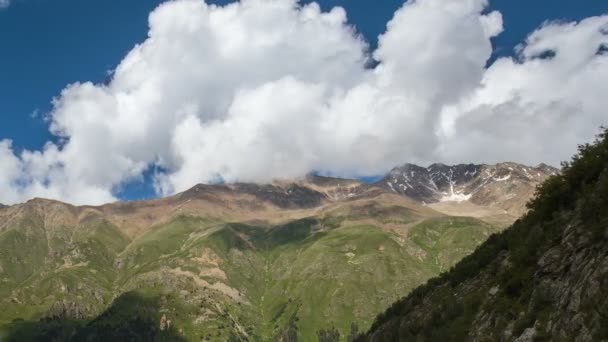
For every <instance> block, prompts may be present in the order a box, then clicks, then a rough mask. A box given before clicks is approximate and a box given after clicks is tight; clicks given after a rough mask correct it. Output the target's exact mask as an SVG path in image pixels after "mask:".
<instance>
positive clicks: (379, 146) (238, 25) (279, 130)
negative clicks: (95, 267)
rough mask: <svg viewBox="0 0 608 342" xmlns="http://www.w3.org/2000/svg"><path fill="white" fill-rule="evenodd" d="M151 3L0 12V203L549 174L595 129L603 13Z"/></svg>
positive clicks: (520, 5) (592, 8)
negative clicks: (513, 172) (462, 172)
mask: <svg viewBox="0 0 608 342" xmlns="http://www.w3.org/2000/svg"><path fill="white" fill-rule="evenodd" d="M162 3H163V1H156V0H155V1H144V0H141V1H119V0H104V1H99V0H89V1H82V0H12V1H6V0H0V203H8V204H11V203H17V202H21V201H25V200H27V199H29V198H32V197H49V198H55V199H60V200H64V201H68V202H71V203H75V204H100V203H105V202H109V201H114V200H117V199H140V198H149V197H154V196H165V195H171V194H173V193H175V192H178V191H183V190H185V189H187V188H189V187H191V186H193V185H194V184H196V183H198V182H215V181H220V180H222V181H229V182H230V181H259V182H265V181H270V180H272V179H273V178H285V177H297V176H301V175H303V174H306V173H308V172H311V171H317V172H320V173H325V174H331V175H337V176H345V177H366V176H371V175H376V174H381V173H383V172H385V171H387V170H388V169H390V168H391V167H392V166H395V165H397V164H401V163H404V162H415V163H420V164H428V163H432V162H436V161H439V162H446V163H468V162H488V163H492V162H498V161H504V160H513V161H518V162H523V163H527V164H538V163H540V162H546V163H550V164H554V165H557V164H559V162H560V161H561V160H564V159H567V158H569V156H570V155H572V154H573V152H574V151H575V149H576V144H578V143H582V142H586V141H590V140H591V139H592V138H593V136H594V134H595V133H597V132H598V127H599V126H600V125H602V124H607V122H606V121H608V120H607V118H608V114H606V113H605V111H604V108H606V105H608V103H607V102H608V100H606V99H605V95H603V94H605V93H608V87H607V86H606V84H608V62H607V60H606V54H605V53H604V51H605V49H606V47H608V37H607V35H606V32H608V18H607V17H606V16H605V15H607V14H608V2H606V1H605V0H588V1H584V2H581V1H574V0H557V1H556V0H537V1H534V2H533V5H531V4H530V2H529V1H523V0H496V1H490V2H489V3H487V2H486V1H484V0H463V1H458V2H454V1H449V0H419V1H417V2H413V1H410V2H407V3H404V1H397V0H385V1H369V0H342V1H339V0H324V1H319V2H318V4H317V3H314V4H310V3H308V2H302V3H300V4H299V5H298V4H296V2H295V0H243V1H242V2H241V3H232V4H231V5H229V6H226V5H227V4H229V3H231V2H230V1H215V2H213V1H208V2H207V4H205V3H204V2H203V1H199V0H177V1H173V2H170V3H166V4H164V5H163V6H161V7H160V8H157V7H158V6H159V5H160V4H162ZM211 4H217V5H218V6H211ZM337 6H338V7H339V8H337ZM379 37H380V38H379Z"/></svg>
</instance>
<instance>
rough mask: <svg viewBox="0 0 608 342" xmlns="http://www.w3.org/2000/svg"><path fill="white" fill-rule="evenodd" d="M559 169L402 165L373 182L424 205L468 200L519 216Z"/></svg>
mask: <svg viewBox="0 0 608 342" xmlns="http://www.w3.org/2000/svg"><path fill="white" fill-rule="evenodd" d="M558 172H559V171H558V170H557V169H556V168H553V167H551V166H548V165H546V164H540V165H538V166H536V167H529V166H525V165H521V164H517V163H511V162H506V163H499V164H495V165H487V164H459V165H444V164H432V165H430V166H429V167H426V168H425V167H420V166H417V165H414V164H404V165H402V166H399V167H396V168H394V169H392V170H391V171H390V172H389V173H388V174H387V175H386V176H385V177H384V178H383V179H381V180H380V181H378V182H377V183H376V184H375V185H377V186H379V187H381V188H384V189H386V190H389V191H392V192H395V193H399V194H402V195H404V196H407V197H410V198H412V199H415V200H417V201H419V202H421V203H424V204H433V203H440V202H457V203H460V202H470V203H473V204H476V205H481V206H486V207H493V208H498V209H501V210H504V211H505V212H506V213H508V214H510V215H512V216H514V217H519V216H520V215H521V214H523V213H524V212H525V204H526V202H527V200H528V199H529V198H530V197H531V196H532V194H533V193H534V191H535V189H536V187H537V186H538V185H539V184H541V183H542V182H543V181H545V180H546V179H547V178H548V177H550V176H553V175H556V174H557V173H558Z"/></svg>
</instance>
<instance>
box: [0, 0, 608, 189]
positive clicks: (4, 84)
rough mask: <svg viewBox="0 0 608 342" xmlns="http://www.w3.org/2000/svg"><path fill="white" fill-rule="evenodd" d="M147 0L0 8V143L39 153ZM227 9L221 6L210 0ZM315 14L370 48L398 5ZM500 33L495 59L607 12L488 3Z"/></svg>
mask: <svg viewBox="0 0 608 342" xmlns="http://www.w3.org/2000/svg"><path fill="white" fill-rule="evenodd" d="M161 2H162V1H158V0H154V1H148V0H137V1H124V0H103V1H100V0H88V1H82V0H13V1H12V4H11V5H10V6H9V7H8V8H5V9H2V10H0V140H2V139H11V140H13V146H14V148H15V149H16V150H17V151H19V150H21V149H23V148H25V149H30V150H32V149H34V150H36V149H40V148H41V147H42V146H43V145H44V143H45V142H47V141H49V140H50V141H52V140H53V137H52V136H51V135H50V134H49V133H48V124H47V123H46V122H44V120H43V119H42V117H43V114H44V113H46V112H48V111H49V110H50V109H51V104H50V102H51V99H52V98H53V97H55V96H57V95H59V94H60V92H61V90H62V89H63V88H64V87H65V86H66V85H67V84H69V83H73V82H76V81H93V82H103V81H104V80H106V79H107V78H108V75H107V71H108V70H110V69H112V68H114V67H115V66H116V65H117V64H118V63H119V62H120V61H121V60H122V58H123V57H124V56H125V54H126V53H127V52H128V51H129V50H130V49H131V48H132V47H133V46H134V45H135V44H136V43H139V42H142V41H143V40H144V39H145V37H146V35H147V16H148V13H149V12H150V11H151V10H152V9H154V8H155V7H156V6H157V5H158V4H159V3H161ZM212 2H214V3H219V4H221V3H226V1H212ZM318 2H319V3H320V5H321V6H322V8H324V9H329V8H331V7H333V6H342V7H344V8H345V9H346V11H347V13H348V18H349V21H350V23H351V24H353V25H355V26H356V28H357V30H358V31H359V32H361V33H362V34H363V35H364V37H365V38H366V40H367V41H368V42H370V44H371V45H372V47H373V46H375V44H376V38H377V36H378V34H380V33H381V32H384V31H385V28H386V22H387V21H388V20H389V19H390V18H391V17H392V15H393V13H394V11H395V10H396V9H397V8H399V7H400V6H401V5H402V3H403V1H399V0H382V1H370V0H321V1H318ZM490 10H499V11H500V12H501V13H502V15H503V20H504V27H505V31H504V32H503V33H502V34H501V35H499V36H498V37H497V38H494V40H493V44H494V47H495V48H494V53H495V54H497V55H501V56H505V55H511V54H512V53H513V49H514V47H515V46H516V45H517V44H518V43H520V42H522V40H523V39H524V38H525V37H526V35H527V34H528V33H529V32H531V31H532V30H534V29H535V28H537V27H538V26H539V25H541V24H542V23H543V22H545V21H547V20H579V19H582V18H585V17H589V16H593V15H600V14H603V13H608V1H605V0H585V1H580V0H535V1H524V0H494V1H490ZM152 194H153V192H152V188H151V186H150V182H149V180H148V181H146V182H145V184H143V185H142V184H135V185H130V186H127V187H126V188H125V189H124V190H123V191H121V194H120V197H121V198H125V199H132V198H141V197H147V196H151V195H152Z"/></svg>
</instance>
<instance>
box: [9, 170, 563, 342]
mask: <svg viewBox="0 0 608 342" xmlns="http://www.w3.org/2000/svg"><path fill="white" fill-rule="evenodd" d="M557 173H558V171H557V170H556V169H554V168H551V167H548V166H546V165H540V166H538V167H527V166H523V165H518V164H515V163H502V164H497V165H472V164H469V165H456V166H446V165H442V164H434V165H431V166H430V167H428V168H424V167H418V166H415V165H412V164H405V165H404V166H401V167H397V168H395V169H393V170H392V171H391V172H390V173H389V174H387V175H386V176H385V177H384V178H383V179H382V180H380V181H379V182H378V183H376V184H365V183H362V182H360V181H357V180H351V179H339V178H330V177H321V176H312V175H311V176H308V177H305V178H303V179H296V180H283V181H276V182H273V183H272V184H249V183H237V184H221V185H220V184H218V185H204V184H201V185H197V186H195V187H193V188H191V189H189V190H187V191H185V192H183V193H180V194H177V195H175V196H172V197H168V198H162V199H156V200H150V201H141V202H117V203H111V204H106V205H103V206H72V205H69V204H66V203H61V202H58V201H53V200H45V199H33V200H30V201H28V202H26V203H23V204H17V205H13V206H2V207H0V305H2V307H3V308H4V310H2V311H1V312H0V338H1V337H4V338H6V339H7V340H9V341H10V340H16V341H17V340H18V341H24V340H45V341H49V340H51V341H52V340H57V341H64V340H73V341H80V340H96V337H99V336H104V338H105V339H106V340H107V339H108V338H110V339H111V338H113V339H118V340H125V339H128V340H179V339H184V340H199V341H200V340H210V341H226V340H259V341H266V340H279V341H295V340H302V341H310V340H316V339H326V340H332V338H334V337H335V336H337V335H336V334H338V335H340V336H342V337H350V339H351V340H352V339H354V338H355V336H357V335H358V333H359V332H361V331H365V330H367V329H368V328H369V327H370V326H371V324H372V322H373V320H374V318H375V317H376V315H377V314H379V313H380V312H382V311H383V310H384V309H385V308H386V307H387V306H389V305H390V304H391V303H393V302H394V301H396V300H397V299H399V298H401V297H402V296H404V295H406V294H407V293H409V292H410V291H412V290H413V289H414V288H416V287H417V286H419V285H421V284H423V283H425V282H426V281H427V280H429V279H431V278H433V277H436V276H438V275H440V274H441V273H442V272H445V271H447V270H449V269H450V268H451V267H453V266H454V265H455V264H456V263H457V262H458V261H460V260H461V259H462V258H464V257H465V256H467V255H469V254H471V253H472V252H473V251H474V250H475V249H476V248H477V247H478V246H479V245H480V244H482V243H483V242H484V241H486V239H488V237H490V236H491V235H492V234H494V233H497V232H500V231H502V230H503V229H504V228H505V227H507V226H508V225H510V224H511V223H512V222H513V221H515V220H516V219H517V217H518V216H519V215H521V214H523V213H525V212H526V209H525V207H524V204H525V203H526V202H527V201H528V200H529V199H530V198H531V196H532V195H533V193H534V191H535V188H536V187H537V185H539V184H540V183H542V182H543V181H544V180H545V179H547V178H548V177H551V176H553V175H556V174H557ZM108 334H109V335H108ZM112 334H114V335H112Z"/></svg>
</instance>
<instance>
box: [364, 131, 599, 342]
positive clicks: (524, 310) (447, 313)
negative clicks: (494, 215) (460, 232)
mask: <svg viewBox="0 0 608 342" xmlns="http://www.w3.org/2000/svg"><path fill="white" fill-rule="evenodd" d="M530 208H531V210H530V212H528V213H527V214H526V215H525V216H524V217H523V218H522V219H520V220H518V221H517V222H515V223H514V224H513V226H511V227H510V228H509V229H507V230H505V231H504V232H502V233H500V234H497V235H493V236H492V237H490V239H488V241H486V242H485V243H484V244H483V245H482V246H480V248H479V249H477V250H476V251H475V252H474V253H473V254H472V255H470V256H468V257H466V258H465V259H464V260H462V261H461V262H459V263H458V264H457V265H456V266H455V267H454V268H453V269H452V270H451V271H450V272H447V273H445V274H443V275H442V276H440V277H438V278H434V279H432V280H430V281H429V282H428V283H427V284H426V285H424V286H422V287H419V288H417V289H416V290H414V291H413V292H412V293H410V294H409V295H408V296H407V297H406V298H404V299H403V300H400V301H398V302H396V303H395V304H393V305H392V306H391V307H390V308H389V309H388V310H387V311H386V312H385V313H383V314H381V315H380V316H379V317H378V318H377V320H376V322H375V323H374V324H373V326H372V328H371V329H370V331H369V332H368V333H367V334H366V335H365V336H364V337H362V338H361V340H362V341H518V342H522V341H608V130H606V131H604V133H603V134H601V135H600V136H599V138H598V140H597V141H596V142H595V143H594V144H593V145H585V146H581V147H580V149H579V154H578V155H577V156H575V157H574V158H573V160H572V162H571V163H569V164H567V165H565V167H564V169H563V173H562V174H561V175H559V176H554V177H552V178H550V179H549V180H548V181H547V182H545V183H544V185H543V186H542V188H540V189H539V191H538V192H537V195H536V197H535V199H534V200H533V201H532V202H531V204H530Z"/></svg>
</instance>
